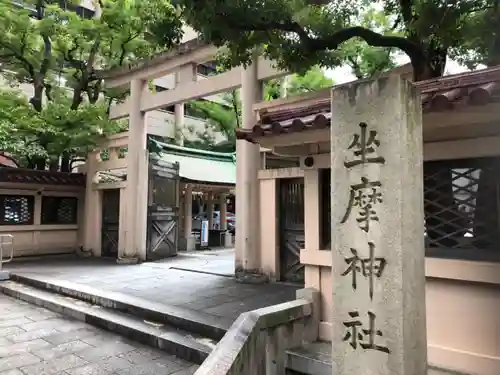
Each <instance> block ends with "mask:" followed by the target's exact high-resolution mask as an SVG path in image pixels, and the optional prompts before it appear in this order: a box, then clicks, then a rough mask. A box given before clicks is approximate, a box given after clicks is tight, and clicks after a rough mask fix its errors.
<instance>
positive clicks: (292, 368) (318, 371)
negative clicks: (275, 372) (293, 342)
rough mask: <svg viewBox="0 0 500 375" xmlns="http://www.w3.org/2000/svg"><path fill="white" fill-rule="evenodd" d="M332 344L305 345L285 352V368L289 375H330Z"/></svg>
mask: <svg viewBox="0 0 500 375" xmlns="http://www.w3.org/2000/svg"><path fill="white" fill-rule="evenodd" d="M331 352H332V344H330V343H325V342H319V341H318V342H313V343H307V344H305V345H304V346H302V347H300V348H293V349H289V350H287V351H286V357H285V366H286V369H287V374H289V375H331V374H332V355H331Z"/></svg>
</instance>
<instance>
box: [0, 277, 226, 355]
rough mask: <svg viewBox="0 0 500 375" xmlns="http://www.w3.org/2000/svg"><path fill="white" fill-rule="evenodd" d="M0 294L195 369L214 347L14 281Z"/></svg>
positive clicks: (4, 284)
mask: <svg viewBox="0 0 500 375" xmlns="http://www.w3.org/2000/svg"><path fill="white" fill-rule="evenodd" d="M0 292H3V293H4V294H6V295H9V296H11V297H14V298H18V299H21V300H23V301H26V302H29V303H32V304H35V305H38V306H41V307H44V308H46V309H49V310H52V311H55V312H58V313H60V314H64V315H68V316H71V317H73V318H75V319H78V320H80V321H83V322H86V323H88V324H91V325H94V326H97V327H99V328H103V329H105V330H108V331H111V332H115V333H117V334H120V335H123V336H125V337H128V338H130V339H132V340H135V341H138V342H141V343H143V344H146V345H149V346H151V347H154V348H158V349H160V350H163V351H165V352H166V353H169V354H173V355H175V356H177V357H179V358H182V359H184V360H186V361H189V362H192V363H196V364H198V365H199V364H201V363H202V362H203V361H204V360H205V359H206V357H207V356H208V355H209V354H210V352H211V351H212V349H213V348H214V347H215V345H216V344H217V342H216V341H215V340H212V339H210V338H206V337H203V336H200V335H196V334H193V333H190V332H186V331H184V330H181V329H177V328H174V327H172V326H169V325H166V324H163V323H158V322H155V321H148V320H144V319H142V318H139V317H137V316H134V315H131V314H128V313H124V312H121V311H118V310H115V309H113V308H109V307H103V306H101V305H97V304H92V303H89V302H86V301H83V300H80V299H76V298H73V297H69V296H63V295H60V294H56V293H54V292H51V291H49V290H42V289H38V288H35V287H33V286H29V285H25V284H22V283H19V282H16V281H3V282H0Z"/></svg>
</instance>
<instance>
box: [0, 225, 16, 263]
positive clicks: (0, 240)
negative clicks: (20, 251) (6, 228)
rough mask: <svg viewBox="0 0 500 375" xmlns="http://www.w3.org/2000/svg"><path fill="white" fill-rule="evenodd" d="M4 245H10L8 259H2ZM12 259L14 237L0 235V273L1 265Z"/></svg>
mask: <svg viewBox="0 0 500 375" xmlns="http://www.w3.org/2000/svg"><path fill="white" fill-rule="evenodd" d="M5 245H10V257H9V259H7V260H5V259H3V249H4V246H5ZM13 258H14V236H12V234H0V271H1V270H2V264H3V263H8V262H10V261H12V259H13Z"/></svg>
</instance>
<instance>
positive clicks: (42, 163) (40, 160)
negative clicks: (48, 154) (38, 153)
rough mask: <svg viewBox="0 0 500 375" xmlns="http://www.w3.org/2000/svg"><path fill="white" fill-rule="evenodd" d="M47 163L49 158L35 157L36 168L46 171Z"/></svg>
mask: <svg viewBox="0 0 500 375" xmlns="http://www.w3.org/2000/svg"><path fill="white" fill-rule="evenodd" d="M46 165H47V160H45V158H40V157H38V158H35V168H36V169H38V170H39V171H44V170H45V167H46Z"/></svg>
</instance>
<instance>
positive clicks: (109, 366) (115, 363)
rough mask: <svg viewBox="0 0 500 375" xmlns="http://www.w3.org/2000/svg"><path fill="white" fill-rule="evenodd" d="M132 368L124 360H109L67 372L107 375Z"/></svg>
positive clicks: (77, 374) (75, 374)
mask: <svg viewBox="0 0 500 375" xmlns="http://www.w3.org/2000/svg"><path fill="white" fill-rule="evenodd" d="M126 368H130V362H129V361H127V360H126V359H123V358H116V357H114V358H108V359H105V360H102V361H99V362H95V363H92V364H89V365H86V366H80V367H75V368H72V369H69V370H66V371H65V372H66V373H67V374H69V375H107V374H112V373H114V372H118V373H119V374H122V371H123V370H124V369H126Z"/></svg>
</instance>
